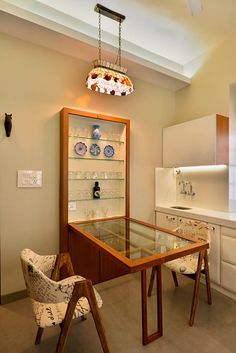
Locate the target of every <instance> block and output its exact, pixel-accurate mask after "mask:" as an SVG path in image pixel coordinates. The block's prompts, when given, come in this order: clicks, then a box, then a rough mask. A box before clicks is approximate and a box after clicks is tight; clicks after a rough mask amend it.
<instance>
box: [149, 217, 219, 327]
mask: <svg viewBox="0 0 236 353" xmlns="http://www.w3.org/2000/svg"><path fill="white" fill-rule="evenodd" d="M175 231H176V232H177V233H179V234H183V235H188V236H190V237H193V238H194V239H195V240H202V241H207V242H209V244H210V230H209V227H208V225H207V224H206V223H205V222H198V221H192V220H190V221H182V223H181V224H180V225H179V226H178V227H177V228H176V229H175ZM207 252H208V253H209V249H208V251H207ZM199 257H200V254H198V253H195V254H191V255H187V256H184V257H181V258H178V259H175V260H172V261H169V262H166V263H164V265H165V266H166V267H168V268H169V269H170V270H171V272H172V276H173V280H174V283H175V286H176V287H178V279H177V276H176V273H179V274H182V275H185V276H188V277H190V278H192V279H194V280H195V286H194V293H193V300H192V308H191V314H190V320H189V325H190V326H192V325H193V322H194V316H195V310H196V305H197V296H198V291H199V282H200V278H197V277H196V273H197V268H198V260H199ZM202 260H203V259H201V261H200V264H201V273H203V274H204V275H205V279H206V288H207V299H208V304H211V303H212V299H211V287H210V277H209V267H208V260H207V254H206V256H205V257H204V261H202ZM155 273H156V269H155V267H153V268H152V273H151V278H150V282H149V288H148V296H150V295H151V293H152V288H153V283H154V279H155Z"/></svg>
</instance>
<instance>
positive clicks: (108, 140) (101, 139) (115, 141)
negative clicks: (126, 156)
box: [69, 135, 124, 144]
mask: <svg viewBox="0 0 236 353" xmlns="http://www.w3.org/2000/svg"><path fill="white" fill-rule="evenodd" d="M69 137H72V138H77V139H84V140H93V141H106V142H114V143H120V144H124V141H119V140H111V139H103V138H100V139H95V138H93V137H86V136H78V135H69Z"/></svg>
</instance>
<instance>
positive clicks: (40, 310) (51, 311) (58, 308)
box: [32, 276, 102, 328]
mask: <svg viewBox="0 0 236 353" xmlns="http://www.w3.org/2000/svg"><path fill="white" fill-rule="evenodd" d="M76 277H79V279H80V280H83V279H84V277H81V276H76ZM94 293H95V297H96V300H97V305H98V307H99V308H100V307H101V306H102V299H101V297H100V295H99V294H98V292H97V291H96V289H95V288H94ZM32 306H33V312H34V316H35V320H36V323H37V325H38V326H39V327H42V328H46V327H51V326H54V325H58V324H60V323H61V322H62V321H63V320H64V317H65V314H66V310H67V306H68V303H65V302H62V303H40V302H37V301H36V300H33V299H32ZM89 312H90V306H89V303H88V300H87V298H85V297H81V298H80V299H79V300H78V302H77V305H76V308H75V311H74V314H73V319H76V318H78V317H81V316H84V315H86V314H88V313H89Z"/></svg>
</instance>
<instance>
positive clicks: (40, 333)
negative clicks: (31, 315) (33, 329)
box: [34, 327, 43, 345]
mask: <svg viewBox="0 0 236 353" xmlns="http://www.w3.org/2000/svg"><path fill="white" fill-rule="evenodd" d="M42 334H43V328H42V327H39V328H38V331H37V335H36V338H35V343H34V344H36V345H37V344H40V342H41V338H42Z"/></svg>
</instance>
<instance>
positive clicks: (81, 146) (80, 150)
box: [74, 142, 87, 156]
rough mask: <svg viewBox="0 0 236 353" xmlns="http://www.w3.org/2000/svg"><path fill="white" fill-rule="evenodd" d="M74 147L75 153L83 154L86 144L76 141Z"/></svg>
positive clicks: (85, 150)
mask: <svg viewBox="0 0 236 353" xmlns="http://www.w3.org/2000/svg"><path fill="white" fill-rule="evenodd" d="M74 148H75V153H77V154H78V155H79V156H84V155H85V153H86V152H87V146H86V145H85V143H83V142H77V143H76V144H75V147H74Z"/></svg>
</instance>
